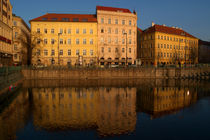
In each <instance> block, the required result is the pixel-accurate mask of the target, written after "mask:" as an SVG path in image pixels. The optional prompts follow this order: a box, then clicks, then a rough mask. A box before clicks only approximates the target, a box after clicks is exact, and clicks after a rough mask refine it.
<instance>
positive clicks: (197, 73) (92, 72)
mask: <svg viewBox="0 0 210 140" xmlns="http://www.w3.org/2000/svg"><path fill="white" fill-rule="evenodd" d="M22 73H23V76H24V77H25V79H143V78H156V79H209V76H210V67H203V68H197V67H195V68H109V69H97V68H96V69H87V68H80V69H51V68H50V69H48V68H45V69H22Z"/></svg>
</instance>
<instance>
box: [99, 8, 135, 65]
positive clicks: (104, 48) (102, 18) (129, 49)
mask: <svg viewBox="0 0 210 140" xmlns="http://www.w3.org/2000/svg"><path fill="white" fill-rule="evenodd" d="M97 20H98V51H99V60H100V65H110V64H116V65H119V64H122V65H125V63H126V62H127V64H129V65H131V64H134V62H135V60H136V57H137V14H136V12H135V11H134V12H133V13H131V11H130V10H129V9H123V8H114V7H103V6H97Z"/></svg>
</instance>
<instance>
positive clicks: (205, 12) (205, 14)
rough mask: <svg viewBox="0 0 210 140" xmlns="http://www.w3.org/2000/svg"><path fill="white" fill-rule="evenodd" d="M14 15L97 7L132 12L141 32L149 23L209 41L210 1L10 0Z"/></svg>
mask: <svg viewBox="0 0 210 140" xmlns="http://www.w3.org/2000/svg"><path fill="white" fill-rule="evenodd" d="M10 2H11V4H12V6H13V13H14V14H16V15H17V16H20V17H22V18H23V19H24V20H25V22H26V23H27V24H28V25H29V26H30V24H29V20H31V19H33V18H36V17H39V16H41V15H44V14H46V13H70V14H95V13H96V6H97V5H100V6H109V7H119V8H127V9H130V10H131V11H133V10H135V11H136V12H137V14H138V27H140V28H141V29H142V30H144V29H146V28H148V27H150V26H151V23H152V22H155V23H156V24H159V25H162V24H166V25H167V26H177V27H180V28H182V29H183V30H185V31H187V32H188V33H190V34H192V35H194V36H195V37H197V38H199V39H202V40H205V41H210V8H209V7H210V0H10Z"/></svg>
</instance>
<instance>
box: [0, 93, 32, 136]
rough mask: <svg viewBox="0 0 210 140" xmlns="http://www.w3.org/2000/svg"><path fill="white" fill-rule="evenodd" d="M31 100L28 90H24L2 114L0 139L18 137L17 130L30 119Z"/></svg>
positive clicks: (0, 117) (0, 115) (0, 118)
mask: <svg viewBox="0 0 210 140" xmlns="http://www.w3.org/2000/svg"><path fill="white" fill-rule="evenodd" d="M28 111H29V100H28V93H27V90H22V91H21V92H20V93H19V94H18V96H17V97H16V98H15V99H14V100H13V101H12V103H11V104H10V105H9V106H8V107H7V108H5V109H4V110H3V112H2V113H1V114H0V126H1V127H0V139H3V140H13V139H16V132H17V131H18V130H19V129H21V128H23V127H24V125H25V124H26V122H27V120H28V117H29V116H28Z"/></svg>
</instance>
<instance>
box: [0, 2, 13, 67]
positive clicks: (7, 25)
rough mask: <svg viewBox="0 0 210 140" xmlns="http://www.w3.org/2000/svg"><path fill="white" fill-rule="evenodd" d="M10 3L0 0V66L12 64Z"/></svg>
mask: <svg viewBox="0 0 210 140" xmlns="http://www.w3.org/2000/svg"><path fill="white" fill-rule="evenodd" d="M12 50H13V49H12V5H11V4H10V1H9V0H0V66H1V65H12Z"/></svg>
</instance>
